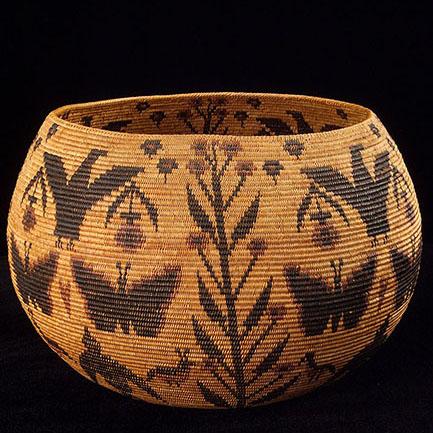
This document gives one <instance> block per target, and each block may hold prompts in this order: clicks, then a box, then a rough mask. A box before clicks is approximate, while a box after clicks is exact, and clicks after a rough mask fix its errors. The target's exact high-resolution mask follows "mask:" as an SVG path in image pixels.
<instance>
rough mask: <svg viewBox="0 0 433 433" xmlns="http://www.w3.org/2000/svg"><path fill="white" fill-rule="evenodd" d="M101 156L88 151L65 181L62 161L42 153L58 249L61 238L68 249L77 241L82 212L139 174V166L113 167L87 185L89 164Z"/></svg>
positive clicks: (105, 153)
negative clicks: (49, 190) (50, 194)
mask: <svg viewBox="0 0 433 433" xmlns="http://www.w3.org/2000/svg"><path fill="white" fill-rule="evenodd" d="M105 155H107V151H105V150H98V149H92V150H91V151H90V152H89V154H88V155H87V157H86V158H85V159H84V160H83V161H82V163H81V164H80V166H79V168H78V169H77V170H76V171H75V173H74V174H73V175H72V176H71V178H70V180H69V181H68V180H67V175H66V171H65V168H64V166H63V160H62V158H60V157H59V156H57V155H53V154H51V153H48V152H45V154H44V159H45V172H46V175H47V179H48V184H49V186H50V188H51V191H52V194H53V199H54V203H55V206H56V227H55V229H54V234H55V235H56V236H57V237H58V241H57V245H58V246H59V247H62V241H61V238H67V239H69V243H68V248H70V249H72V245H73V241H74V240H78V239H79V236H80V227H81V224H82V222H83V220H84V217H85V215H86V212H87V211H88V210H89V209H90V208H91V207H92V206H93V205H94V204H95V203H96V202H98V201H99V200H101V199H102V198H103V197H105V196H107V195H109V194H111V193H112V192H113V191H115V190H117V189H119V188H120V187H121V186H122V185H124V184H125V183H126V182H128V181H130V180H131V179H132V178H133V177H134V176H136V175H137V174H138V173H140V172H141V171H143V169H142V168H140V167H124V166H113V167H112V168H111V169H110V170H107V171H106V172H105V173H103V174H101V175H100V176H99V177H98V178H97V179H95V180H94V181H93V182H92V183H91V184H89V180H90V174H91V169H92V166H93V164H95V162H96V161H97V160H98V158H99V157H101V156H105Z"/></svg>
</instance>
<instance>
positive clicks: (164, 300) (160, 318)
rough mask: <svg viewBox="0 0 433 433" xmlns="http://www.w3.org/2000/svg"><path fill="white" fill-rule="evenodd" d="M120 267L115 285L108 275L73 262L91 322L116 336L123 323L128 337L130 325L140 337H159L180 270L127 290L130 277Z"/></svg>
mask: <svg viewBox="0 0 433 433" xmlns="http://www.w3.org/2000/svg"><path fill="white" fill-rule="evenodd" d="M130 268H131V265H130V263H127V264H126V266H125V269H124V271H123V270H122V266H121V264H120V263H117V269H118V270H119V277H118V279H117V284H116V285H113V284H112V282H111V281H109V280H108V279H107V278H106V277H105V275H103V274H101V273H97V272H95V271H93V268H92V267H91V266H89V265H86V264H85V263H84V262H83V261H82V260H76V259H73V261H72V271H73V275H74V278H75V281H76V283H77V285H78V287H79V289H80V292H81V293H82V295H83V296H84V298H85V300H86V303H87V310H88V313H89V316H90V319H91V320H92V321H93V322H94V323H95V326H96V329H98V330H101V331H108V332H115V329H116V326H117V323H119V325H120V327H121V329H122V331H123V333H124V334H129V331H130V324H132V327H133V328H134V330H135V332H136V334H137V335H139V336H145V337H156V336H157V335H158V334H159V331H160V330H161V328H162V327H163V325H164V323H165V316H166V312H167V309H168V307H169V305H170V303H171V301H172V299H173V297H174V292H175V290H176V289H177V287H178V286H179V283H180V266H166V267H164V268H163V269H162V271H160V272H157V273H155V274H154V275H152V276H150V277H142V278H141V279H140V280H139V281H134V282H133V283H131V284H130V287H129V288H128V290H127V284H128V282H127V273H128V271H129V270H130Z"/></svg>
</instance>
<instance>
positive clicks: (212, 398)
mask: <svg viewBox="0 0 433 433" xmlns="http://www.w3.org/2000/svg"><path fill="white" fill-rule="evenodd" d="M197 385H198V387H199V388H200V391H201V393H202V395H203V397H204V399H205V400H206V401H207V402H208V403H210V404H213V405H214V406H216V407H225V408H227V409H230V408H231V406H230V404H228V403H227V402H226V401H225V400H224V399H223V398H222V397H221V396H220V395H218V394H216V393H215V392H214V391H212V390H211V389H209V388H208V387H207V386H206V385H205V384H204V383H202V382H200V381H197Z"/></svg>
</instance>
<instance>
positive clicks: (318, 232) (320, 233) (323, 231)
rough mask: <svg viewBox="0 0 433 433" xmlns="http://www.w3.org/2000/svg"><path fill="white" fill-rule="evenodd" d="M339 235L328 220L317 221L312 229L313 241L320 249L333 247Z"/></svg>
mask: <svg viewBox="0 0 433 433" xmlns="http://www.w3.org/2000/svg"><path fill="white" fill-rule="evenodd" d="M339 238H340V236H339V234H338V231H337V229H336V228H335V227H334V225H333V224H330V223H328V222H323V223H319V224H318V225H317V226H316V228H315V229H314V231H313V237H312V240H313V243H314V245H316V246H317V247H319V248H321V249H332V248H334V247H335V245H336V243H337V242H338V240H339Z"/></svg>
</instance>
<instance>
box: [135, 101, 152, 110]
mask: <svg viewBox="0 0 433 433" xmlns="http://www.w3.org/2000/svg"><path fill="white" fill-rule="evenodd" d="M149 107H150V104H149V103H148V102H147V101H142V102H137V105H136V106H135V109H136V110H137V111H138V112H139V113H142V112H143V111H145V110H147V109H148V108H149Z"/></svg>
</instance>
